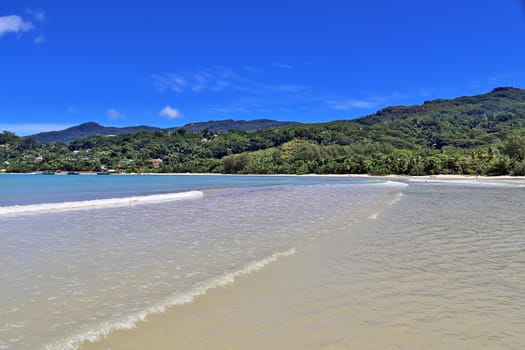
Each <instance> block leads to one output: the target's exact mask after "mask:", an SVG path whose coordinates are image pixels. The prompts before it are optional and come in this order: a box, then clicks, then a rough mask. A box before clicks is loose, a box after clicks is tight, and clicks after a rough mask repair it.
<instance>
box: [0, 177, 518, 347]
mask: <svg viewBox="0 0 525 350" xmlns="http://www.w3.org/2000/svg"><path fill="white" fill-rule="evenodd" d="M317 181H319V180H317ZM321 183H322V181H321ZM524 209H525V189H523V188H520V187H519V185H517V184H515V183H513V184H502V185H501V184H499V183H498V184H497V185H494V184H487V183H485V184H483V183H479V182H475V183H468V184H461V183H457V182H446V183H441V182H426V183H425V182H421V183H420V182H409V185H406V184H400V183H394V182H386V183H383V184H367V183H363V182H358V183H347V184H343V183H339V184H333V183H332V182H330V183H329V184H320V183H319V182H318V183H317V184H311V185H306V184H299V185H297V184H296V185H279V186H266V187H259V186H258V187H244V188H236V189H229V190H213V191H204V196H203V197H202V198H192V199H187V200H180V201H168V202H159V203H153V202H150V203H145V204H139V205H125V206H120V207H111V206H110V207H102V208H99V209H93V208H91V209H83V210H74V211H58V212H33V213H31V214H30V215H27V213H25V214H23V215H14V216H13V215H7V216H5V215H4V216H3V217H0V235H1V236H0V238H1V240H2V245H0V284H1V285H2V294H3V296H5V298H3V299H1V300H3V301H0V303H1V304H0V320H1V321H0V348H3V349H26V348H36V349H38V348H48V349H75V348H78V347H79V346H80V345H81V344H83V345H84V346H83V348H84V347H85V348H87V349H91V348H94V349H109V348H111V349H113V350H114V349H143V348H156V349H173V348H176V349H210V348H213V349H246V348H251V349H268V348H279V349H353V348H355V349H378V348H380V349H421V348H428V349H521V348H523V346H524V344H525V331H524V329H525V297H524V296H523V295H524V294H525V293H523V291H525V280H524V279H523V278H522V276H523V275H524V273H525V233H524V232H525V221H524V220H523V219H524V217H523V212H524ZM224 286H226V287H227V288H223V287H224ZM144 320H145V321H144ZM133 327H136V328H134V329H131V330H126V329H129V328H133ZM101 339H104V340H102V341H100V340H101ZM90 341H98V342H95V343H90Z"/></svg>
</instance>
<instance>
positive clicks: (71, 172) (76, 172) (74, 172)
mask: <svg viewBox="0 0 525 350" xmlns="http://www.w3.org/2000/svg"><path fill="white" fill-rule="evenodd" d="M66 175H80V173H79V172H78V171H68V172H67V174H66Z"/></svg>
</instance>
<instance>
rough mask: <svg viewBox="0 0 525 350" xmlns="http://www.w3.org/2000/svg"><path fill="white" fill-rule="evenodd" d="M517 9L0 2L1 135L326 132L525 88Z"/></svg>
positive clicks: (481, 2)
mask: <svg viewBox="0 0 525 350" xmlns="http://www.w3.org/2000/svg"><path fill="white" fill-rule="evenodd" d="M524 44H525V4H524V2H523V1H520V0H499V1H493V0H477V1H471V0H461V1H459V0H428V1H417V0H396V1H392V0H369V1H352V0H346V1H343V0H340V1H335V0H322V1H321V0H319V1H309V0H301V1H295V0H294V1H286V0H280V1H274V0H265V1H255V0H243V1H233V0H231V1H221V0H215V1H212V0H209V1H202V0H192V1H185V0H177V1H168V0H164V1H161V0H148V1H135V0H126V1H124V0H114V1H112V0H104V1H101V0H89V1H86V0H75V1H71V0H53V1H43V0H29V1H24V0H1V1H0V130H11V131H14V132H16V133H17V134H19V135H24V134H30V133H34V132H39V131H44V130H56V129H61V128H64V127H68V126H72V125H76V124H79V123H82V122H86V121H96V122H98V123H101V124H103V125H114V126H126V125H141V124H146V125H153V126H160V127H170V126H180V125H183V124H186V123H191V122H196V121H207V120H218V119H227V118H231V119H256V118H270V119H276V120H294V121H302V122H322V121H329V120H335V119H350V118H355V117H358V116H363V115H367V114H370V113H374V112H375V111H377V110H378V109H381V108H383V107H385V106H388V105H401V104H404V105H410V104H419V103H422V102H423V101H425V100H429V99H434V98H449V97H456V96H460V95H472V94H478V93H484V92H487V91H490V90H491V89H492V88H494V87H496V86H509V85H511V86H516V87H522V88H523V87H525V64H524V63H525V45H524Z"/></svg>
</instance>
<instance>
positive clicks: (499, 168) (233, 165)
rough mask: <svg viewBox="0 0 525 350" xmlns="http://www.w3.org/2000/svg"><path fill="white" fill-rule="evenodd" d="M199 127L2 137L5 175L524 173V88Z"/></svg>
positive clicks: (1, 148)
mask: <svg viewBox="0 0 525 350" xmlns="http://www.w3.org/2000/svg"><path fill="white" fill-rule="evenodd" d="M215 123H216V122H215ZM263 124H264V123H263ZM198 126H199V127H200V129H194V132H188V130H187V129H186V128H180V129H176V130H169V131H167V130H154V131H138V132H135V133H133V134H123V135H117V136H115V137H104V136H89V137H86V138H82V139H78V140H75V141H72V142H71V143H70V144H67V145H66V144H64V143H51V144H45V143H39V142H36V141H34V140H32V139H30V138H26V139H20V138H17V137H16V136H14V135H13V134H10V133H4V134H3V135H0V146H1V147H0V162H1V163H0V164H3V167H4V168H5V171H19V172H20V171H22V172H27V171H34V170H91V171H97V170H100V169H101V168H113V169H115V170H117V171H122V172H149V171H155V172H222V173H261V174H266V173H297V174H305V173H368V174H411V175H424V174H486V175H501V174H514V175H525V138H524V137H523V134H524V132H525V90H523V89H517V88H510V87H502V88H496V89H494V90H493V91H491V92H489V93H487V94H482V95H477V96H466V97H458V98H455V99H450V100H444V99H439V100H433V101H426V102H424V103H423V104H421V105H415V106H393V107H387V108H384V109H382V110H380V111H378V112H377V113H375V114H373V115H369V116H365V117H362V118H358V119H353V120H339V121H333V122H329V123H318V124H291V125H283V126H280V127H277V128H264V129H261V130H256V131H242V130H233V129H232V128H229V129H228V131H222V130H224V129H220V130H215V131H214V130H211V128H209V124H206V123H204V124H199V125H198ZM188 129H190V126H188ZM0 169H2V167H1V166H0Z"/></svg>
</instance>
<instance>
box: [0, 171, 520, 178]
mask: <svg viewBox="0 0 525 350" xmlns="http://www.w3.org/2000/svg"><path fill="white" fill-rule="evenodd" d="M0 175H42V174H39V173H37V172H31V173H2V172H0ZM54 175H68V174H67V172H60V173H55V174H54ZM78 175H79V176H80V175H83V176H85V175H98V174H97V172H92V171H80V172H79V174H78ZM109 175H111V176H137V175H138V176H241V177H242V176H254V177H341V178H372V179H400V180H409V179H421V180H525V176H511V175H497V176H488V175H457V174H438V175H397V174H390V175H369V174H224V173H110V174H109Z"/></svg>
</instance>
